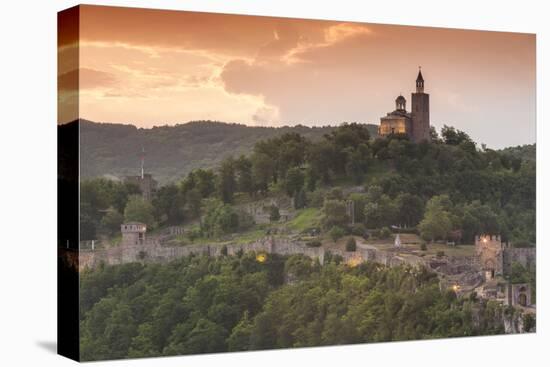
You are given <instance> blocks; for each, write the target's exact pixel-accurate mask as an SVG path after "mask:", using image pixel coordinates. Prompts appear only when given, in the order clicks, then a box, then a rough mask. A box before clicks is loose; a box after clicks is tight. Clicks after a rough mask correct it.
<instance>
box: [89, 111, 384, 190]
mask: <svg viewBox="0 0 550 367" xmlns="http://www.w3.org/2000/svg"><path fill="white" fill-rule="evenodd" d="M367 127H368V130H369V131H370V133H371V136H376V131H377V126H376V125H373V124H368V125H367ZM334 129H335V126H323V127H307V126H303V125H296V126H283V127H255V126H246V125H242V124H234V123H224V122H217V121H191V122H188V123H184V124H178V125H175V126H160V127H153V128H150V129H144V128H137V127H136V126H134V125H124V124H113V123H97V122H92V121H88V120H81V126H80V142H81V159H82V164H81V175H82V177H97V176H103V175H113V176H117V177H122V176H124V175H130V174H137V173H138V172H139V164H140V163H139V157H140V154H141V149H142V147H143V148H144V149H145V151H146V155H145V165H146V170H147V172H149V173H152V174H153V176H154V177H155V178H156V179H157V180H159V181H160V183H161V184H162V183H167V182H172V181H175V180H178V179H179V178H181V177H183V176H185V175H186V174H187V173H189V172H190V171H191V170H193V169H196V168H212V167H215V166H217V165H218V164H219V162H221V161H222V160H223V159H224V158H226V157H228V156H230V155H233V156H235V157H237V156H239V155H241V154H248V153H250V152H251V151H252V148H253V147H254V144H255V143H256V142H258V141H260V140H265V139H270V138H273V137H276V136H280V135H283V134H285V133H289V132H295V133H299V134H300V135H302V136H304V137H305V138H307V139H310V140H312V141H317V140H320V139H321V138H322V137H323V136H324V135H325V134H329V133H330V132H332V131H333V130H334Z"/></svg>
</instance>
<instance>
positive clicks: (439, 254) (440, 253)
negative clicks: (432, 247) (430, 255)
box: [435, 251, 445, 258]
mask: <svg viewBox="0 0 550 367" xmlns="http://www.w3.org/2000/svg"><path fill="white" fill-rule="evenodd" d="M435 256H437V257H438V258H442V257H443V256H445V251H437V253H436V254H435Z"/></svg>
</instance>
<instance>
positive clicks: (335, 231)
mask: <svg viewBox="0 0 550 367" xmlns="http://www.w3.org/2000/svg"><path fill="white" fill-rule="evenodd" d="M328 234H329V236H330V238H332V240H333V241H334V242H336V241H337V240H338V239H339V238H342V237H344V234H345V232H344V230H343V229H342V227H338V226H333V227H332V228H331V229H330V231H329V233H328Z"/></svg>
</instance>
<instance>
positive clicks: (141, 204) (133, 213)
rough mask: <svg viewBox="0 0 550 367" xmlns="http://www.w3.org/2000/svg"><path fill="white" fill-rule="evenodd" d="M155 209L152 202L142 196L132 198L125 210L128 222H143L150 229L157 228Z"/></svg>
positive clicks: (125, 218) (125, 217)
mask: <svg viewBox="0 0 550 367" xmlns="http://www.w3.org/2000/svg"><path fill="white" fill-rule="evenodd" d="M153 212H154V208H153V206H152V205H151V203H150V202H148V201H147V200H145V199H144V198H143V197H142V196H140V195H133V196H130V198H129V199H128V203H127V204H126V208H125V209H124V220H125V221H126V222H141V223H145V224H147V226H149V227H155V225H156V223H155V218H154V215H153Z"/></svg>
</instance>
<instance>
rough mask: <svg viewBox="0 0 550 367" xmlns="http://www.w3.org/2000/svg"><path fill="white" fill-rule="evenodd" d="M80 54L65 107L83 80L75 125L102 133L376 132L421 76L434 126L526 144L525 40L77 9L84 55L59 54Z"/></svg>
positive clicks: (65, 90) (529, 105)
mask: <svg viewBox="0 0 550 367" xmlns="http://www.w3.org/2000/svg"><path fill="white" fill-rule="evenodd" d="M77 48H79V50H78V52H79V55H80V65H79V69H78V70H74V69H73V68H72V66H71V65H65V66H63V65H60V67H59V85H60V100H61V101H65V102H66V103H76V101H75V98H76V97H75V93H76V92H75V91H74V90H73V89H71V88H70V87H69V85H70V80H71V78H79V82H80V86H79V90H80V94H79V107H80V109H79V116H80V117H81V118H86V119H90V120H93V121H97V122H116V123H131V124H135V125H137V126H140V127H152V126H155V125H165V124H168V125H173V124H177V123H185V122H188V121H191V120H206V119H211V120H220V121H225V122H237V123H243V124H248V125H256V126H265V125H269V126H282V125H294V124H303V125H308V126H313V125H327V124H331V125H337V124H340V123H341V122H344V121H357V122H361V123H375V124H377V123H378V122H379V119H380V117H381V116H384V115H385V114H386V112H388V111H390V110H392V109H393V101H394V100H395V97H396V96H398V95H399V94H400V93H401V94H403V95H404V96H405V97H406V98H407V100H409V98H410V93H411V92H412V91H413V88H414V79H415V77H416V73H417V72H418V66H420V65H421V66H422V72H423V74H424V77H425V78H426V92H427V93H429V94H430V95H431V99H432V101H431V108H432V112H431V116H432V117H431V120H432V124H433V125H434V126H435V127H436V128H440V127H441V126H443V124H447V125H453V126H456V127H457V128H459V129H462V130H464V131H466V132H468V133H469V134H470V135H471V136H472V137H473V138H474V140H476V141H479V142H480V143H487V144H488V145H489V146H491V147H503V146H509V145H518V144H526V143H533V142H534V141H535V36H534V35H531V34H518V33H504V32H482V31H465V30H451V29H438V28H422V27H404V26H389V25H378V24H366V23H365V24H362V23H346V22H333V21H318V20H302V19H285V18H272V17H253V16H237V15H222V14H210V13H195V12H181V11H161V10H146V9H130V8H112V7H96V6H81V13H80V36H79V43H75V42H74V39H71V38H70V37H67V39H66V42H65V43H64V44H62V45H61V47H60V49H59V53H60V55H62V54H64V55H67V54H68V53H71V52H76V50H77ZM61 103H62V104H63V102H61ZM59 119H60V122H61V123H63V122H66V120H68V119H70V118H69V117H68V116H65V115H64V114H63V113H60V117H59Z"/></svg>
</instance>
